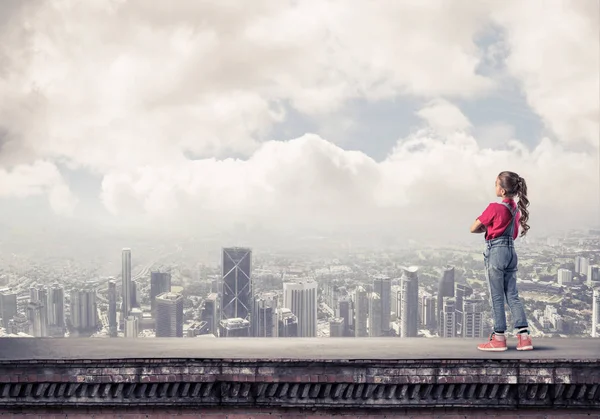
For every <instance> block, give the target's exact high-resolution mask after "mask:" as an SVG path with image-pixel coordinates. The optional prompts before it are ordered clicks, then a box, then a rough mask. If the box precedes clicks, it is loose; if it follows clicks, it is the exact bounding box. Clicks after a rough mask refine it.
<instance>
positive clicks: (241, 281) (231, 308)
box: [221, 247, 253, 320]
mask: <svg viewBox="0 0 600 419" xmlns="http://www.w3.org/2000/svg"><path fill="white" fill-rule="evenodd" d="M222 256H223V258H222V263H221V266H222V269H223V276H222V278H223V296H222V298H221V320H227V319H233V318H241V319H246V320H250V317H251V315H252V297H253V296H252V277H251V272H252V250H251V249H248V248H242V247H231V248H224V249H223V255H222Z"/></svg>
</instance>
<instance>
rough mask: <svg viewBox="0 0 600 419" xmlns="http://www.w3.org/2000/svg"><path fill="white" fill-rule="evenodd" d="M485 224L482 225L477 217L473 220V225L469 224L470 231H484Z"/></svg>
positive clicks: (476, 232) (477, 232)
mask: <svg viewBox="0 0 600 419" xmlns="http://www.w3.org/2000/svg"><path fill="white" fill-rule="evenodd" d="M485 230H486V228H485V225H483V224H482V223H481V221H479V218H478V219H476V220H475V222H474V223H473V225H472V226H471V233H475V234H479V233H485Z"/></svg>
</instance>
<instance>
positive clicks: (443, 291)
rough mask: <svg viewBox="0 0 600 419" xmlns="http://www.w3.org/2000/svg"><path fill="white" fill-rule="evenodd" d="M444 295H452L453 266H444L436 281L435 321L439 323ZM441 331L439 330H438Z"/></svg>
mask: <svg viewBox="0 0 600 419" xmlns="http://www.w3.org/2000/svg"><path fill="white" fill-rule="evenodd" d="M444 297H454V267H453V266H446V267H444V271H443V273H442V276H441V278H440V281H439V282H438V295H437V318H436V320H437V323H438V325H439V324H441V317H440V315H441V313H442V309H443V307H444ZM440 331H441V330H440Z"/></svg>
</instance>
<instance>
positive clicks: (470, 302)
mask: <svg viewBox="0 0 600 419" xmlns="http://www.w3.org/2000/svg"><path fill="white" fill-rule="evenodd" d="M482 305H483V301H482V300H475V299H466V300H464V301H463V308H464V314H463V316H464V318H463V334H462V336H463V337H465V338H481V337H483V313H482V312H481V310H482Z"/></svg>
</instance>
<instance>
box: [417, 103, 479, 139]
mask: <svg viewBox="0 0 600 419" xmlns="http://www.w3.org/2000/svg"><path fill="white" fill-rule="evenodd" d="M417 115H419V116H420V117H421V118H423V119H424V120H425V121H427V123H428V124H429V125H430V126H431V127H433V128H435V129H436V130H437V131H438V132H439V133H441V134H443V135H447V134H450V133H452V132H453V131H466V130H467V129H468V128H470V127H471V123H470V122H469V120H468V119H467V117H466V116H464V115H463V113H462V112H461V111H460V109H458V107H457V106H455V105H453V104H451V103H450V102H448V101H447V100H443V99H436V100H433V101H431V102H429V103H428V104H427V105H425V107H424V108H423V109H421V110H420V111H418V112H417Z"/></svg>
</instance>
